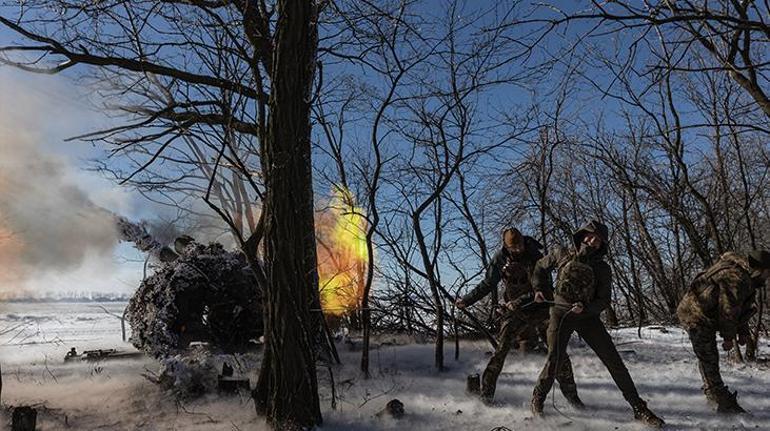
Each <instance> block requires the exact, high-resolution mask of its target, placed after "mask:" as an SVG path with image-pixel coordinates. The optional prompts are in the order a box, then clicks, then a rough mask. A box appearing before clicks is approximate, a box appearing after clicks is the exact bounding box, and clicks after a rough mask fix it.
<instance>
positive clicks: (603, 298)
mask: <svg viewBox="0 0 770 431" xmlns="http://www.w3.org/2000/svg"><path fill="white" fill-rule="evenodd" d="M589 232H590V233H595V234H597V235H599V237H600V238H601V239H602V245H601V246H600V247H599V249H598V250H596V251H593V252H591V253H589V254H586V255H583V254H581V253H580V247H581V244H582V242H583V237H585V236H586V234H588V233H589ZM572 241H573V246H572V247H559V248H556V249H555V250H553V251H552V252H550V253H548V255H546V256H545V257H543V258H542V259H540V260H539V261H538V262H537V264H536V265H535V271H534V274H533V276H532V285H533V288H534V289H535V291H540V292H544V293H545V292H548V291H550V290H552V279H551V272H552V271H553V270H557V275H556V280H557V284H558V282H559V277H561V276H562V273H561V272H562V271H561V269H562V268H563V267H564V266H565V265H566V264H567V263H569V262H570V261H572V260H575V259H578V260H580V261H581V262H582V263H585V264H587V265H588V266H590V267H591V269H592V270H593V292H594V293H593V297H592V298H591V299H590V300H589V301H586V302H585V303H584V304H583V314H584V315H587V316H598V315H599V314H601V312H602V311H604V309H605V308H607V307H609V306H610V301H611V299H612V268H610V265H609V264H608V263H607V262H605V261H604V256H605V255H606V254H607V251H608V247H607V244H608V241H609V229H608V228H607V225H605V224H603V223H601V222H598V221H596V220H592V221H590V222H588V223H586V224H585V225H583V226H582V227H581V228H580V229H578V230H577V231H576V232H575V233H574V234H573V235H572ZM554 300H555V302H556V303H557V304H558V305H562V306H565V307H566V306H571V305H572V304H571V303H570V301H567V300H566V299H565V298H562V297H561V296H559V294H558V292H557V293H556V294H555V297H554Z"/></svg>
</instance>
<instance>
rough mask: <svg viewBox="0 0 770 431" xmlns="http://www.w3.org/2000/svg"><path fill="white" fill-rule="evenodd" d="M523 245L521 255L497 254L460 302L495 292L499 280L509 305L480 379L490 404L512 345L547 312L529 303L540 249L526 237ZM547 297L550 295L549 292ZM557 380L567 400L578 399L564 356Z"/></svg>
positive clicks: (568, 362)
mask: <svg viewBox="0 0 770 431" xmlns="http://www.w3.org/2000/svg"><path fill="white" fill-rule="evenodd" d="M524 241H525V251H524V253H522V254H520V255H512V254H511V253H509V252H508V251H507V250H506V249H505V248H503V249H501V250H500V251H499V252H498V253H496V254H495V255H494V257H493V258H492V261H491V262H490V263H489V265H488V267H487V270H486V275H485V277H484V280H483V281H482V282H481V283H479V285H478V286H477V287H476V288H475V289H473V290H472V291H470V292H469V293H468V294H467V295H465V296H464V297H463V298H462V300H463V302H464V303H465V304H466V306H470V305H471V304H473V303H475V302H476V301H478V300H480V299H481V298H483V297H484V296H486V295H488V294H489V293H490V292H492V290H493V289H497V285H498V283H499V282H500V281H501V280H502V282H503V285H504V291H503V299H504V301H505V302H506V303H508V304H509V306H508V307H507V308H503V309H502V310H503V314H502V325H501V327H500V333H499V336H498V346H497V349H495V352H494V354H493V355H492V357H491V358H490V360H489V363H488V364H487V367H486V368H485V369H484V374H483V375H482V379H481V396H482V398H483V399H485V400H487V401H491V400H492V398H493V397H494V394H495V388H496V386H497V378H498V377H499V375H500V372H501V371H502V369H503V365H504V364H505V358H506V356H507V355H508V352H509V351H510V350H511V346H512V344H513V343H514V341H515V340H516V339H517V337H519V336H520V335H522V334H524V333H526V332H528V331H531V330H534V329H535V328H536V327H537V326H539V325H541V324H542V323H543V322H544V321H546V320H547V319H548V308H547V307H544V306H543V305H542V304H533V303H532V297H533V296H532V294H533V291H532V271H533V270H534V268H535V263H536V262H537V260H538V259H540V258H541V257H542V253H540V248H541V246H540V244H539V243H538V242H537V241H536V240H535V239H533V238H531V237H526V236H525V237H524ZM547 293H548V294H549V295H550V292H547ZM522 306H523V307H522ZM556 378H557V379H558V380H559V386H560V388H561V390H562V392H563V393H564V395H565V396H566V397H567V398H568V399H575V398H577V387H576V386H575V377H574V376H573V374H572V364H571V363H570V361H569V357H566V356H565V358H564V361H563V364H562V367H561V369H560V372H559V373H558V375H557V376H556ZM571 397H572V398H571Z"/></svg>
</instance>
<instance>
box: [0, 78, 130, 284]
mask: <svg viewBox="0 0 770 431" xmlns="http://www.w3.org/2000/svg"><path fill="white" fill-rule="evenodd" d="M33 82H34V81H33ZM52 91H55V90H51V89H50V88H49V89H48V90H47V91H46V92H41V91H40V89H39V88H34V87H27V86H25V85H23V84H20V83H19V81H18V79H17V78H15V75H13V74H10V75H9V74H7V73H3V74H0V97H1V98H2V101H0V232H2V233H3V234H4V235H5V238H3V237H0V267H2V266H4V265H5V266H6V272H8V271H9V268H12V270H13V275H14V277H11V278H8V277H6V279H5V280H3V278H2V276H3V274H2V272H0V293H2V294H9V293H11V292H18V291H19V290H20V289H21V290H23V287H22V285H23V284H30V285H36V283H18V281H19V280H24V281H26V282H29V281H32V280H34V279H36V278H45V277H44V276H50V274H51V273H54V274H57V273H60V274H66V273H68V272H74V271H79V272H84V273H87V272H88V271H84V270H83V266H84V265H95V266H97V267H98V268H97V269H98V270H99V271H97V273H101V272H103V271H104V270H105V267H107V268H110V267H112V265H114V261H113V260H114V259H113V251H114V249H115V246H116V245H117V243H118V239H119V237H118V230H117V228H116V224H115V220H114V218H113V217H112V215H111V214H110V213H108V212H106V211H101V210H99V207H98V206H97V204H99V205H100V206H101V205H114V206H116V207H119V208H116V209H117V210H118V211H124V210H125V209H126V207H127V205H126V202H127V201H128V199H127V198H126V195H125V193H124V192H121V191H118V190H117V189H116V188H115V187H114V186H112V185H108V183H107V182H106V180H103V179H101V178H98V177H96V176H95V175H94V174H90V173H87V172H84V171H83V170H81V169H80V168H78V167H77V166H75V160H73V159H74V155H76V154H78V153H79V152H80V148H76V147H77V146H78V145H80V146H82V144H81V143H77V142H74V143H65V142H64V139H65V138H67V137H68V136H70V135H69V134H73V133H74V132H75V131H76V130H78V129H77V128H75V127H74V126H73V125H69V127H66V126H67V124H63V118H62V117H64V118H70V119H73V120H74V121H82V119H83V118H82V117H77V116H75V115H73V114H72V113H61V112H57V109H61V108H62V106H61V105H62V104H63V102H66V98H65V100H64V101H62V100H57V99H54V100H51V99H49V98H48V97H47V96H48V95H47V94H46V93H51V92H52ZM64 104H66V103H64ZM78 109H80V110H81V112H82V103H81V108H78ZM73 110H76V109H73ZM81 115H82V114H81ZM79 126H80V130H83V129H86V130H87V129H88V127H89V124H85V123H83V124H80V125H79ZM67 133H69V134H67ZM94 199H97V200H98V202H96V203H95V202H94ZM111 209H112V208H111ZM6 275H7V274H6ZM9 280H12V281H13V282H14V283H13V284H14V285H13V286H9V285H8V284H9ZM4 281H5V283H4Z"/></svg>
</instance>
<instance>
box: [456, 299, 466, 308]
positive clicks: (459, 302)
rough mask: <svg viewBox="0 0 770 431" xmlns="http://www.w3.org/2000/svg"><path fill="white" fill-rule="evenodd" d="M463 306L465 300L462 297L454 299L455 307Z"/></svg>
mask: <svg viewBox="0 0 770 431" xmlns="http://www.w3.org/2000/svg"><path fill="white" fill-rule="evenodd" d="M465 306H466V305H465V301H463V299H462V298H457V301H455V307H457V308H460V309H463V308H465Z"/></svg>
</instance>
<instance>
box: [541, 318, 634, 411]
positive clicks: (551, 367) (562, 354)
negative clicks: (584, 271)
mask: <svg viewBox="0 0 770 431" xmlns="http://www.w3.org/2000/svg"><path fill="white" fill-rule="evenodd" d="M567 311H568V309H565V308H563V307H559V306H555V307H552V308H551V317H550V320H549V321H548V357H547V359H546V362H545V366H544V367H543V371H542V372H541V373H540V376H539V377H538V380H537V384H536V385H535V390H534V393H533V394H532V396H533V398H538V399H545V397H546V396H547V395H548V392H549V391H550V390H551V387H552V386H553V381H554V378H556V377H557V374H556V370H562V368H563V367H564V362H565V361H568V360H569V359H568V356H567V344H568V343H569V339H570V337H571V336H572V333H573V332H577V333H578V334H579V335H580V336H581V337H582V338H583V340H585V342H586V343H588V346H589V347H591V349H592V350H593V351H594V352H595V353H596V355H597V356H598V357H599V359H600V360H601V361H602V363H603V364H604V366H605V367H607V371H609V372H610V376H612V379H613V380H614V381H615V385H617V387H618V388H619V389H620V391H621V392H622V393H623V398H625V399H626V401H628V403H629V404H631V406H635V405H638V404H640V403H641V402H642V400H641V398H639V393H638V392H637V390H636V386H635V385H634V381H633V380H632V379H631V375H630V374H629V373H628V369H627V368H626V365H625V364H624V363H623V359H621V357H620V354H618V350H617V349H616V348H615V344H614V343H613V342H612V337H610V334H609V333H608V332H607V329H606V328H605V327H604V323H602V321H601V319H599V316H580V315H575V314H572V313H569V314H567ZM565 315H566V316H565ZM570 368H571V367H570ZM561 384H562V383H561V382H559V385H560V386H561ZM573 384H574V380H573ZM562 391H563V389H562Z"/></svg>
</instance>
